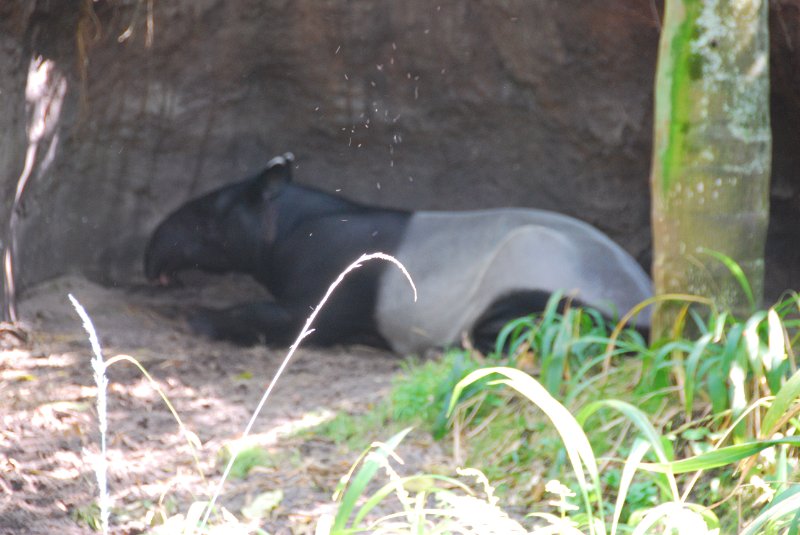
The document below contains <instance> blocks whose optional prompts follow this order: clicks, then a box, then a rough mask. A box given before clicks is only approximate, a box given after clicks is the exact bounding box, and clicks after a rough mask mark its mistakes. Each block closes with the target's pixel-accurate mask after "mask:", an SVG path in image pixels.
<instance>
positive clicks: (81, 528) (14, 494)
mask: <svg viewBox="0 0 800 535" xmlns="http://www.w3.org/2000/svg"><path fill="white" fill-rule="evenodd" d="M190 282H196V281H190ZM260 291H261V290H260V289H259V288H258V287H255V286H254V285H252V284H251V283H249V282H247V281H243V280H236V279H231V280H226V281H224V282H223V283H217V284H200V285H199V287H198V285H195V284H188V285H187V286H186V287H184V288H173V289H168V290H164V289H157V288H151V287H144V286H142V287H133V288H117V289H110V288H104V287H101V286H98V285H95V284H92V283H89V282H87V281H86V280H83V279H80V278H76V277H71V278H62V279H58V280H54V281H50V282H48V283H45V284H43V285H41V286H39V287H37V288H34V289H32V290H31V291H29V292H27V294H26V296H25V297H24V300H23V301H22V303H21V305H20V307H21V312H22V315H23V318H24V319H25V323H26V325H27V334H28V337H29V338H28V340H27V342H24V343H23V342H22V341H20V340H19V337H18V336H17V335H15V333H14V332H12V331H10V330H6V331H2V336H0V341H2V344H3V346H2V350H1V351H0V417H2V424H0V534H2V535H5V534H18V533H30V534H48V535H49V534H55V533H60V534H84V533H92V531H91V529H90V528H89V527H88V526H87V525H86V524H85V522H77V521H76V520H75V517H76V516H80V514H81V512H82V511H85V510H86V507H87V505H89V504H91V503H92V502H93V501H94V500H95V496H96V489H97V484H96V481H95V479H94V473H93V471H92V468H91V462H92V460H93V459H94V458H95V456H96V454H97V452H98V451H99V446H98V430H97V423H96V409H95V407H94V400H95V395H96V392H97V390H96V387H95V386H94V380H93V378H92V369H91V365H90V359H91V353H90V347H89V344H88V341H87V338H86V335H85V333H84V331H83V329H82V327H81V322H80V320H79V318H78V316H77V315H76V313H75V311H74V310H73V309H72V307H71V305H70V304H69V301H68V299H67V294H68V293H72V294H73V295H74V296H75V297H76V298H77V299H78V300H79V301H80V302H81V303H82V304H83V306H84V307H85V309H86V310H87V312H88V313H89V314H90V316H91V317H92V319H93V321H94V324H95V326H96V328H97V331H98V333H99V337H100V341H101V344H102V346H103V349H104V354H105V358H107V359H108V358H111V357H113V356H115V355H119V354H126V355H131V356H133V357H135V358H136V359H138V360H139V362H141V363H142V364H143V365H144V366H145V367H146V368H147V370H148V371H149V372H150V373H151V374H152V376H153V377H154V379H155V380H156V381H157V383H158V385H159V386H160V387H161V388H162V389H163V390H164V392H165V393H166V395H167V396H168V398H169V399H170V401H171V402H172V403H173V404H174V406H175V409H176V410H177V412H178V413H179V415H180V417H181V418H182V419H183V421H184V422H185V424H186V426H187V428H188V429H189V430H191V432H192V433H195V434H196V435H197V437H198V438H199V441H200V444H202V446H201V448H200V450H199V451H198V452H197V454H198V461H199V467H200V471H201V472H202V474H203V476H202V477H201V476H200V475H199V474H198V470H197V468H196V466H195V464H194V461H193V457H192V454H191V448H190V447H189V446H188V445H187V441H186V439H185V438H184V436H183V435H182V433H181V432H180V429H179V427H178V425H177V424H176V422H175V420H174V418H173V417H172V416H171V415H170V413H169V411H168V409H167V408H166V406H165V404H164V403H163V402H162V401H161V399H160V397H159V396H158V394H157V393H156V392H155V391H154V390H153V388H152V387H151V386H150V384H149V383H148V381H147V380H146V379H144V378H143V376H142V374H141V373H140V372H139V370H138V369H136V368H135V367H134V366H133V365H131V364H129V363H127V362H119V363H117V364H115V365H113V366H112V367H110V369H109V380H110V385H109V439H108V440H109V444H108V448H109V456H108V457H109V462H110V465H111V466H110V475H109V485H110V488H111V492H112V496H113V500H114V513H115V514H114V515H113V516H112V525H113V526H114V530H113V531H114V533H139V532H141V531H143V530H144V529H145V527H146V526H145V523H144V522H145V520H146V518H145V515H146V512H147V511H148V510H149V511H153V510H156V509H157V507H156V506H154V505H153V504H158V503H162V504H163V506H162V507H163V509H164V510H166V511H168V512H170V513H174V512H178V511H184V512H185V511H186V507H187V505H188V504H189V503H191V502H192V500H193V499H195V498H196V499H202V498H205V497H207V496H208V492H209V489H210V488H211V487H213V486H214V485H215V484H216V482H217V479H218V474H219V473H220V471H221V468H220V466H219V463H218V462H215V458H216V455H217V452H218V451H219V450H220V448H221V447H222V446H223V445H224V444H226V443H229V441H230V440H232V439H235V438H237V437H238V436H240V433H241V431H242V430H243V429H244V426H245V424H246V422H247V420H248V419H249V417H250V414H251V411H252V410H253V409H254V408H255V406H256V404H257V402H258V400H259V398H260V397H261V395H262V393H263V389H264V387H265V386H266V384H267V383H268V381H269V379H270V378H271V377H272V374H273V373H274V372H275V370H276V369H277V367H278V366H279V365H280V362H281V361H282V359H283V357H284V356H285V350H272V349H268V348H265V347H252V348H242V347H237V346H233V345H229V344H225V343H215V342H211V341H208V340H205V339H198V338H197V337H195V336H192V335H191V334H190V333H189V332H188V331H187V330H186V329H185V327H184V325H183V324H182V322H181V321H180V319H179V314H178V313H177V310H176V308H175V305H176V303H180V304H181V306H184V305H185V306H191V304H192V303H216V304H224V303H226V302H235V301H237V300H238V301H241V300H242V299H243V298H249V299H252V298H253V294H255V293H259V292H260ZM399 363H400V361H399V359H398V358H397V357H396V356H395V355H392V354H389V353H386V352H381V351H377V350H374V349H370V348H365V347H348V348H334V349H325V350H319V349H303V348H301V349H300V350H299V351H298V353H297V354H296V358H295V359H294V361H293V362H292V363H291V365H290V366H289V369H288V371H287V373H286V375H285V376H284V377H283V379H282V381H281V382H280V383H279V385H278V387H277V389H276V391H275V392H274V396H273V397H272V399H271V401H270V403H269V404H268V406H267V407H266V408H265V410H264V412H263V413H262V414H261V416H260V418H259V420H258V421H257V423H256V425H255V429H254V436H255V438H256V440H257V443H258V444H260V445H262V446H265V447H266V448H268V449H269V451H270V452H271V453H273V454H274V455H275V459H276V464H275V466H272V467H267V468H258V469H257V470H256V471H254V472H253V473H251V474H250V476H248V478H246V479H245V480H239V481H231V482H230V483H229V484H228V485H227V486H226V488H225V492H224V496H223V498H222V500H221V503H222V505H224V506H226V507H227V508H229V509H230V510H231V511H233V512H234V513H236V514H239V511H240V510H241V508H242V506H243V505H246V504H247V503H249V502H250V501H251V500H252V499H253V497H254V496H256V495H257V494H259V493H262V492H266V491H270V490H276V489H280V490H282V491H283V493H284V498H283V500H282V501H281V503H280V505H279V506H278V508H277V509H276V510H274V511H273V513H272V515H271V517H270V518H269V519H268V520H267V521H265V522H263V523H262V526H263V527H264V528H266V529H267V530H268V531H270V532H271V533H312V532H313V526H314V523H315V519H316V518H317V517H318V515H319V514H320V512H321V511H324V510H326V508H327V510H330V507H331V505H330V496H331V492H332V490H333V489H334V488H335V485H336V483H337V481H338V479H339V478H340V477H341V476H342V475H343V474H345V473H346V472H347V470H348V469H349V467H350V464H351V463H352V462H353V461H354V457H355V456H354V454H353V453H352V452H346V451H344V450H343V449H342V448H340V447H338V446H336V445H335V444H332V443H330V442H326V441H324V440H322V439H306V440H301V439H299V438H295V437H292V436H291V435H290V433H291V431H292V430H294V429H297V428H298V427H303V426H308V425H311V424H312V423H314V422H316V421H318V420H319V419H320V418H325V417H329V416H330V415H331V414H332V412H334V411H338V410H344V411H349V412H359V411H363V410H365V409H366V408H367V407H369V406H370V404H372V403H374V402H376V401H377V400H379V399H380V398H381V397H382V396H384V395H385V394H386V393H387V391H388V387H389V384H390V379H391V376H392V374H393V373H394V372H396V371H397V369H398V367H399ZM385 438H388V437H385Z"/></svg>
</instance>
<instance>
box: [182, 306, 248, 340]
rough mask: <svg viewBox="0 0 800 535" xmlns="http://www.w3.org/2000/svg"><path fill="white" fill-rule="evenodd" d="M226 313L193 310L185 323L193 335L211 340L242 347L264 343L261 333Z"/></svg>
mask: <svg viewBox="0 0 800 535" xmlns="http://www.w3.org/2000/svg"><path fill="white" fill-rule="evenodd" d="M226 312H227V311H226V310H214V309H210V308H204V309H200V310H195V311H193V312H191V313H190V314H189V315H188V316H187V318H186V321H187V323H188V324H189V328H190V329H191V330H192V332H193V333H195V334H199V335H200V336H204V337H206V338H211V339H212V340H226V341H228V342H233V343H235V344H239V345H243V346H251V345H255V344H258V343H263V342H264V334H263V332H262V331H259V330H253V328H252V326H251V325H248V324H247V323H246V322H242V321H239V320H237V318H236V317H232V316H231V315H230V314H227V313H226Z"/></svg>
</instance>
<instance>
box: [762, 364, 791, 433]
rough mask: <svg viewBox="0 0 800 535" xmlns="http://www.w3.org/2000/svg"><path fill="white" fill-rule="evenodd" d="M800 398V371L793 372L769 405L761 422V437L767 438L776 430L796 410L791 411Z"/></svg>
mask: <svg viewBox="0 0 800 535" xmlns="http://www.w3.org/2000/svg"><path fill="white" fill-rule="evenodd" d="M798 397H800V370H799V371H797V372H795V374H794V375H792V376H791V377H790V378H789V380H788V381H786V383H784V385H783V386H782V387H781V389H780V390H778V393H777V394H776V395H775V399H773V400H772V403H770V405H769V409H767V412H766V414H764V419H763V420H762V421H761V436H762V437H764V438H769V437H770V436H771V435H772V434H773V433H774V432H776V431H777V430H778V428H779V427H780V425H781V422H785V421H787V420H788V418H789V417H791V415H792V414H795V413H796V412H797V410H791V409H792V405H793V404H794V402H795V401H796V400H797V398H798Z"/></svg>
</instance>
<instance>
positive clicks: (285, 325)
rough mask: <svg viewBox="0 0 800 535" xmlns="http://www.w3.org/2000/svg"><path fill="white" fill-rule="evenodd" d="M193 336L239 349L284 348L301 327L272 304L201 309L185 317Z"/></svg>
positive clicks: (263, 303)
mask: <svg viewBox="0 0 800 535" xmlns="http://www.w3.org/2000/svg"><path fill="white" fill-rule="evenodd" d="M187 322H188V324H189V327H190V328H191V330H192V332H194V333H195V334H199V335H202V336H205V337H207V338H211V339H214V340H227V341H229V342H233V343H235V344H239V345H254V344H267V345H274V346H286V345H289V344H291V343H292V342H293V341H294V337H296V336H297V335H298V333H299V329H300V325H298V324H297V322H296V321H294V319H293V318H292V316H291V315H290V314H289V313H288V312H286V311H285V310H284V309H283V308H281V307H280V306H278V305H276V304H275V303H272V302H259V303H247V304H244V305H238V306H234V307H230V308H225V309H212V308H200V309H197V310H195V311H193V312H192V313H190V314H189V315H188V317H187Z"/></svg>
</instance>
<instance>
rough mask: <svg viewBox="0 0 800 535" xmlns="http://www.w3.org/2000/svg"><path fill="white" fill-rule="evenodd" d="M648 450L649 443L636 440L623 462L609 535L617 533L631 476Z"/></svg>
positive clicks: (631, 480) (631, 479)
mask: <svg viewBox="0 0 800 535" xmlns="http://www.w3.org/2000/svg"><path fill="white" fill-rule="evenodd" d="M649 449H650V444H649V443H647V442H645V441H644V440H641V439H638V438H637V439H636V440H635V441H634V443H633V448H631V452H630V454H629V455H628V458H627V459H626V460H625V465H624V466H623V467H622V476H621V477H620V480H619V492H618V493H617V502H616V504H615V505H614V517H613V519H612V521H611V535H616V533H617V527H618V526H619V519H620V516H622V508H623V507H624V506H625V499H626V498H627V497H628V490H629V489H630V486H631V483H632V482H633V476H634V475H635V474H636V470H637V469H638V468H639V463H641V462H642V459H643V458H644V456H645V454H646V453H647V450H649Z"/></svg>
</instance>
